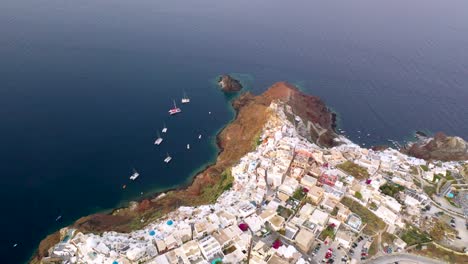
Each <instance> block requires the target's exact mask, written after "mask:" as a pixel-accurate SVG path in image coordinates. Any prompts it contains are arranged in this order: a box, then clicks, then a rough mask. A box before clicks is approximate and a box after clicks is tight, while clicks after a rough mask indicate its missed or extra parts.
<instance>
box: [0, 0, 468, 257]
mask: <svg viewBox="0 0 468 264" xmlns="http://www.w3.org/2000/svg"><path fill="white" fill-rule="evenodd" d="M420 5H421V4H420V3H407V2H404V1H396V2H392V3H375V2H373V1H370V0H358V1H354V2H353V3H331V2H319V1H305V0H301V1H299V2H296V3H295V4H290V3H284V2H281V1H277V0H274V1H269V2H264V3H252V2H249V1H240V2H239V1H237V2H227V3H222V4H220V3H219V2H215V1H214V0H202V1H198V2H196V3H195V2H188V1H175V2H174V1H163V2H155V1H149V0H142V1H140V2H138V3H134V2H128V1H122V0H117V1H114V2H113V3H112V4H110V3H105V2H95V1H91V0H84V1H81V2H80V3H65V2H63V1H57V0H44V1H40V2H37V1H36V2H35V1H31V0H25V1H12V0H7V1H5V2H2V3H1V4H0V7H1V8H0V22H1V23H0V30H1V31H2V33H3V38H2V40H1V41H0V54H2V60H1V61H0V75H1V76H2V78H1V81H0V84H1V85H0V118H1V120H2V121H3V125H2V129H1V130H0V140H1V143H2V146H3V148H2V150H1V151H0V160H1V161H2V163H1V165H2V169H3V170H2V172H3V175H4V177H3V179H2V180H3V181H2V187H3V189H4V190H3V192H2V193H1V195H0V198H1V199H2V200H4V201H10V202H5V203H3V204H2V207H1V210H2V211H3V212H6V213H7V217H3V218H2V219H1V220H0V221H1V224H2V225H3V226H6V227H9V228H7V229H6V230H5V232H4V239H3V242H2V244H1V245H0V253H1V254H2V256H5V262H7V263H23V262H26V261H27V260H28V258H29V256H30V253H31V252H32V251H34V250H35V249H36V248H37V246H38V244H39V242H40V241H41V240H42V239H44V238H45V237H46V235H48V234H50V233H52V232H54V231H56V230H59V229H60V228H62V227H64V226H67V225H69V224H71V223H73V222H74V221H75V220H77V219H79V218H80V217H82V216H85V215H89V214H92V213H95V212H98V211H102V210H111V209H112V208H115V207H117V206H119V205H122V204H126V203H128V201H131V200H133V199H136V198H138V197H141V192H143V195H146V194H148V193H150V192H153V191H155V190H162V189H167V188H169V187H174V186H180V185H181V184H185V183H187V182H189V181H190V176H193V175H194V173H195V172H196V171H197V169H198V168H201V167H203V166H204V165H206V164H208V163H209V162H211V161H213V160H214V159H215V158H216V153H217V149H216V146H215V145H213V143H214V142H213V140H214V138H213V137H214V136H215V135H216V134H217V132H219V130H220V129H222V128H223V127H224V126H225V125H226V124H227V123H228V122H229V121H230V120H232V118H233V113H234V112H233V110H232V109H231V107H230V105H229V104H230V103H229V102H230V100H231V99H232V98H231V97H229V96H226V95H225V94H223V93H222V92H221V91H220V90H219V88H218V87H217V86H216V77H217V76H219V75H221V74H225V73H232V74H233V75H234V76H235V77H237V78H240V79H241V81H243V82H244V83H246V84H247V86H248V87H247V90H249V91H251V92H252V93H254V94H260V93H261V92H263V91H265V90H266V89H267V88H268V87H270V86H271V85H272V84H274V83H275V82H278V81H287V82H289V83H291V84H295V85H298V86H299V87H300V89H301V90H302V91H304V92H306V93H307V94H311V95H315V96H319V97H320V98H321V99H322V100H323V101H324V102H325V103H326V104H327V106H328V107H330V109H333V110H334V111H336V112H337V113H338V117H339V120H338V122H339V128H341V129H343V130H345V131H346V135H348V136H349V138H350V139H351V140H352V141H353V142H356V143H359V144H360V145H361V146H362V144H363V143H364V144H366V145H365V147H368V146H370V145H373V144H378V143H385V142H386V140H387V139H392V140H399V141H402V140H408V139H409V138H411V137H412V133H414V131H418V130H423V131H426V130H427V131H430V132H438V131H443V132H445V133H446V134H448V135H455V136H460V137H462V138H465V139H467V138H468V123H466V122H462V121H463V120H464V119H466V116H468V105H467V104H466V102H467V101H468V89H466V83H468V75H467V74H466V73H467V72H468V54H467V53H466V43H468V36H466V35H465V34H461V32H464V31H465V29H466V24H467V23H466V18H467V17H468V3H466V2H463V1H455V2H452V3H450V4H441V3H439V2H437V1H435V0H431V1H426V2H424V3H423V5H424V7H425V8H424V9H421V8H420ZM442 7H443V8H442ZM259 9H261V10H263V12H258V10H259ZM402 9H405V10H406V12H401V10H402ZM283 17H284V18H285V19H277V18H283ZM434 17H436V18H441V19H434ZM442 18H443V19H442ZM184 92H186V93H187V95H188V96H189V97H190V98H191V103H190V104H187V105H182V104H179V102H180V99H181V97H182V95H183V93H184ZM173 100H176V101H177V102H178V104H179V106H180V107H181V108H182V113H181V114H180V115H178V116H173V117H170V116H169V115H168V113H167V111H168V109H169V108H170V107H171V106H172V101H173ZM209 112H212V113H211V114H208V113H209ZM164 123H166V125H167V126H168V129H169V131H168V133H167V134H166V135H164V141H163V143H162V144H161V145H160V146H155V145H154V144H153V142H154V139H155V137H156V135H157V131H160V130H161V129H162V127H163V124H164ZM358 131H360V132H358ZM198 134H202V135H203V137H202V140H198V139H197V136H198ZM362 134H365V135H367V134H370V135H371V136H369V137H367V136H365V137H363V136H362ZM208 137H211V138H208ZM186 144H190V145H191V149H190V151H187V150H186V147H185V146H186ZM167 152H169V153H170V154H171V156H172V157H173V161H171V163H170V164H168V165H166V164H165V163H164V162H163V159H164V157H165V156H166V153H167ZM133 169H136V170H137V171H138V172H140V177H139V178H138V179H137V180H136V181H134V182H131V181H130V180H129V177H130V175H131V174H132V170H133ZM124 184H125V185H126V188H125V189H122V186H123V185H124ZM60 215H61V216H62V218H61V219H59V220H58V221H55V220H56V218H57V217H58V216H60ZM15 243H17V244H18V246H17V247H13V245H14V244H15Z"/></svg>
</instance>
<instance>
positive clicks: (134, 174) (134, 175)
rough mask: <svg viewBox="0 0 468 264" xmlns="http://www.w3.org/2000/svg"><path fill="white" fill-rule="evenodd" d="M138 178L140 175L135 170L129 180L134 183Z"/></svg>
mask: <svg viewBox="0 0 468 264" xmlns="http://www.w3.org/2000/svg"><path fill="white" fill-rule="evenodd" d="M138 176H140V174H139V173H138V172H137V171H136V170H133V174H132V175H131V176H130V180H132V181H134V180H136V178H138Z"/></svg>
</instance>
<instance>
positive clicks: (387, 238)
mask: <svg viewBox="0 0 468 264" xmlns="http://www.w3.org/2000/svg"><path fill="white" fill-rule="evenodd" d="M381 238H382V240H381V242H382V244H384V243H387V244H388V245H391V244H393V241H395V239H396V236H395V235H393V234H390V233H387V232H384V233H382V236H381Z"/></svg>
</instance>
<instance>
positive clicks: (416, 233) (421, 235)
mask: <svg viewBox="0 0 468 264" xmlns="http://www.w3.org/2000/svg"><path fill="white" fill-rule="evenodd" d="M400 237H401V240H403V241H405V242H406V244H408V246H412V245H416V244H422V243H427V242H430V241H431V237H430V236H429V235H428V234H427V233H425V232H422V231H421V230H419V229H417V228H416V227H413V226H410V227H409V228H407V229H405V230H404V231H403V233H402V234H401V236H400Z"/></svg>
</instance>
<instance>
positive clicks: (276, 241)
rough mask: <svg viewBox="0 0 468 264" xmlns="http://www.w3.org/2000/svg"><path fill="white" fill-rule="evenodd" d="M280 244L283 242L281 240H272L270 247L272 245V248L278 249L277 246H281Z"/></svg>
mask: <svg viewBox="0 0 468 264" xmlns="http://www.w3.org/2000/svg"><path fill="white" fill-rule="evenodd" d="M282 245H283V243H282V242H281V240H279V239H276V240H275V242H273V245H272V247H273V248H274V249H278V248H279V247H281V246H282Z"/></svg>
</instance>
